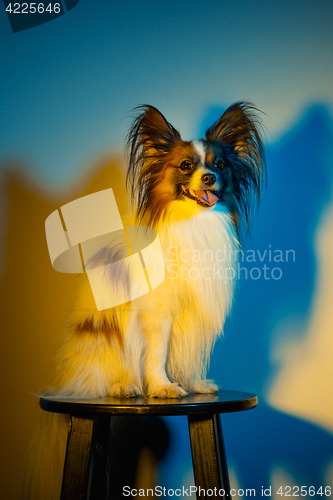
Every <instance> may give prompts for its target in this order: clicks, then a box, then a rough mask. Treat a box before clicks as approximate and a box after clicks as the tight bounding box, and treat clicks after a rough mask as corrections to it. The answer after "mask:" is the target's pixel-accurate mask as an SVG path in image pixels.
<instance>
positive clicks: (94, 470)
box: [88, 415, 111, 500]
mask: <svg viewBox="0 0 333 500" xmlns="http://www.w3.org/2000/svg"><path fill="white" fill-rule="evenodd" d="M110 424H111V417H110V416H109V415H99V416H96V417H95V426H94V437H93V443H92V449H91V474H90V484H89V488H88V491H89V498H91V499H98V500H104V499H105V498H109V496H108V490H109V485H107V482H108V481H107V479H108V478H107V461H108V453H109V439H110ZM106 487H107V490H106Z"/></svg>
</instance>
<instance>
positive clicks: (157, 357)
mask: <svg viewBox="0 0 333 500" xmlns="http://www.w3.org/2000/svg"><path fill="white" fill-rule="evenodd" d="M138 109H139V112H140V114H139V116H137V118H136V119H135V121H134V123H133V126H132V128H131V130H130V132H129V135H128V151H129V166H128V172H127V183H128V186H129V188H130V192H131V197H132V200H133V203H134V206H135V224H136V225H137V226H150V227H153V228H154V229H156V231H157V233H158V236H159V240H160V243H161V248H162V251H163V258H164V262H165V279H164V281H163V282H162V283H161V284H160V285H159V286H158V287H156V288H155V289H153V290H152V291H150V293H148V294H146V295H143V296H142V297H140V298H138V299H136V300H134V301H132V302H129V303H127V304H123V305H121V306H118V307H114V308H110V309H106V310H103V311H97V310H96V307H95V306H94V303H93V301H92V294H91V292H90V290H89V286H87V290H88V292H90V293H87V292H86V291H83V292H82V293H81V294H80V295H79V297H78V305H77V307H76V310H75V313H74V314H73V316H72V319H71V325H70V328H69V333H68V339H67V341H66V343H65V345H64V347H63V349H62V350H61V353H60V355H59V358H58V376H57V378H56V380H55V382H54V385H53V387H52V389H50V390H49V391H48V393H47V394H48V395H49V396H50V397H54V396H57V397H89V398H92V397H104V396H117V397H119V396H127V397H129V396H136V395H146V396H149V397H159V398H179V397H182V396H185V395H186V394H189V393H202V394H207V393H214V392H216V391H217V389H218V386H217V385H216V384H215V383H214V382H213V381H212V380H207V379H206V372H207V366H208V363H209V356H210V353H211V350H212V347H213V345H214V342H215V340H216V339H217V337H218V336H219V335H220V334H221V332H222V331H223V325H224V322H225V318H226V315H227V314H228V312H229V310H230V306H231V303H232V297H233V290H234V287H235V282H236V277H237V270H236V267H237V253H238V252H239V250H240V239H241V238H240V235H241V234H243V232H246V230H247V227H248V224H249V219H250V215H251V212H252V209H254V208H256V206H257V205H258V204H259V201H260V196H261V192H262V187H263V184H264V182H265V179H266V169H265V158H264V151H263V144H262V136H261V125H260V122H259V120H258V114H257V109H256V108H255V107H253V106H252V105H251V104H249V103H245V102H238V103H236V104H234V105H232V106H230V107H229V108H228V109H227V110H226V111H225V113H224V114H223V115H222V116H221V117H220V118H219V119H218V120H217V121H216V122H215V123H214V124H213V125H212V126H211V127H210V128H209V129H208V130H207V131H206V135H205V139H199V140H193V141H183V140H182V139H181V137H180V134H179V133H178V131H177V130H176V129H175V128H174V127H173V126H172V125H171V124H170V123H169V122H168V121H167V120H166V119H165V117H164V116H163V115H162V114H161V113H160V112H159V111H158V110H157V109H156V108H154V107H153V106H148V105H144V106H141V107H140V108H138ZM112 252H114V248H111V247H107V248H104V249H103V252H101V251H99V253H98V259H100V256H101V255H104V256H105V255H108V254H110V253H112ZM117 252H118V254H119V255H120V254H121V249H119V248H117ZM119 252H120V253H119ZM119 258H120V257H119ZM118 278H119V277H118ZM106 279H110V280H112V279H114V277H112V276H106ZM126 279H133V280H135V279H136V277H135V276H133V277H132V278H131V277H127V278H126ZM119 286H120V287H121V286H122V283H121V279H120V280H119ZM44 413H45V412H44ZM52 417H54V415H49V414H48V415H47V416H46V417H45V419H46V418H52ZM54 425H58V424H54ZM44 434H45V435H47V436H49V435H50V434H49V432H48V431H47V432H46V431H45V432H44ZM64 434H66V433H65V431H64ZM37 447H38V446H35V449H36V448H37ZM64 449H65V445H64V446H63V448H62V451H61V452H60V454H64ZM43 461H44V459H43V458H41V457H40V458H39V459H37V463H40V465H41V464H42V462H43ZM35 464H36V462H35ZM36 467H38V465H36ZM27 477H28V476H27ZM48 481H50V477H49V478H48ZM35 484H36V483H35ZM25 489H26V491H30V492H31V491H34V493H33V495H34V496H33V497H31V498H34V500H38V499H39V498H44V497H43V495H42V494H41V493H40V496H38V493H37V489H36V488H34V487H33V486H32V483H29V480H27V481H26V487H25ZM30 494H31V495H32V493H30ZM25 498H30V497H29V494H28V493H27V494H26V497H25ZM45 498H46V497H45Z"/></svg>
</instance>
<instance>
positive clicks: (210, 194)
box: [181, 185, 219, 207]
mask: <svg viewBox="0 0 333 500" xmlns="http://www.w3.org/2000/svg"><path fill="white" fill-rule="evenodd" d="M181 192H182V194H184V195H185V196H187V197H188V198H191V200H195V201H196V202H197V203H198V204H199V205H203V206H208V207H212V206H213V205H215V203H216V202H217V201H219V198H218V197H217V196H216V194H215V193H214V191H210V190H207V191H202V190H200V191H195V190H194V189H189V188H187V187H186V186H183V185H182V186H181Z"/></svg>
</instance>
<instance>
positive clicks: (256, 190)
mask: <svg viewBox="0 0 333 500" xmlns="http://www.w3.org/2000/svg"><path fill="white" fill-rule="evenodd" d="M258 111H259V110H258V109H257V108H255V107H254V106H253V105H252V104H251V103H248V102H237V103H235V104H233V105H232V106H230V107H229V108H228V109H227V110H226V111H225V112H224V113H223V115H222V116H221V118H220V119H219V120H217V121H216V122H215V123H214V124H213V125H212V126H211V127H210V128H209V129H208V130H207V131H206V139H207V140H208V141H216V142H220V143H222V144H223V145H224V146H226V147H227V149H228V150H229V153H230V154H229V158H230V159H231V162H232V164H233V169H232V176H233V184H234V188H235V196H236V198H237V201H238V203H239V206H240V209H241V210H242V211H243V213H244V215H245V219H246V224H247V226H248V224H249V218H250V211H251V208H252V207H253V206H254V205H257V206H259V202H260V198H261V194H262V190H263V185H265V184H266V162H265V154H264V147H263V142H262V136H261V131H262V126H261V123H260V121H259V119H258V114H257V113H258Z"/></svg>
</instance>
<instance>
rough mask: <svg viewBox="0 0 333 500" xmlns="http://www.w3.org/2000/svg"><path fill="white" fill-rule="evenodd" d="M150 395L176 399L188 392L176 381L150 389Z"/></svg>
mask: <svg viewBox="0 0 333 500" xmlns="http://www.w3.org/2000/svg"><path fill="white" fill-rule="evenodd" d="M148 396H150V397H151V398H163V399H169V398H170V399H175V398H182V397H183V396H187V392H186V391H185V389H183V388H182V387H181V386H180V385H178V384H177V382H174V383H173V384H171V383H170V384H167V385H163V386H162V387H156V388H154V389H152V390H150V391H149V392H148Z"/></svg>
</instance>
